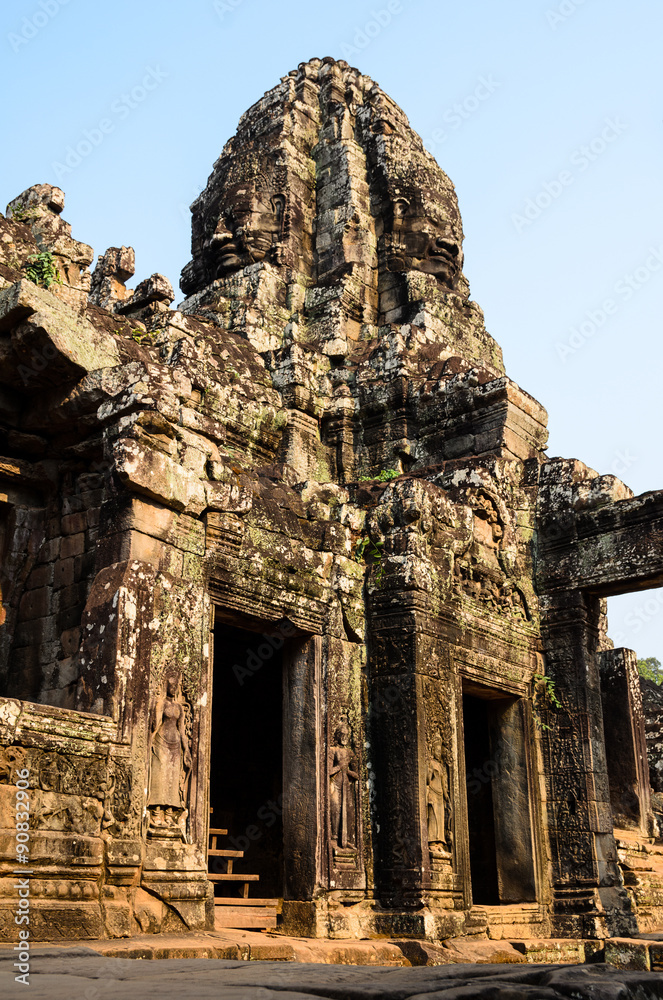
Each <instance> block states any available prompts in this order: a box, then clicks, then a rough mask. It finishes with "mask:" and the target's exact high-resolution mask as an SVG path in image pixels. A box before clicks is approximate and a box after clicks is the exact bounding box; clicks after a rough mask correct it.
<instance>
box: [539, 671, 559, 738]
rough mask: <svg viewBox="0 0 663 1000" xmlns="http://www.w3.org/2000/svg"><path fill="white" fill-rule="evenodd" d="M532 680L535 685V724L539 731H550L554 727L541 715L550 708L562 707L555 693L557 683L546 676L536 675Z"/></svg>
mask: <svg viewBox="0 0 663 1000" xmlns="http://www.w3.org/2000/svg"><path fill="white" fill-rule="evenodd" d="M532 679H533V680H534V683H535V687H534V698H533V700H532V711H533V715H534V723H535V725H536V727H537V729H542V730H544V731H545V730H550V729H552V726H549V725H548V724H547V723H545V722H544V721H543V719H542V718H541V713H542V712H543V711H545V710H546V709H549V708H561V707H562V703H561V701H560V700H559V698H558V697H557V693H556V691H555V682H554V680H553V679H552V677H548V676H547V675H546V674H534V676H533V678H532Z"/></svg>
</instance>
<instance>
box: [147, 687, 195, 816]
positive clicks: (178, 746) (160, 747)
mask: <svg viewBox="0 0 663 1000" xmlns="http://www.w3.org/2000/svg"><path fill="white" fill-rule="evenodd" d="M184 720H185V714H184V703H183V698H182V696H181V695H180V694H178V678H177V677H176V676H171V677H169V678H168V679H167V681H166V693H165V696H163V697H161V698H159V700H158V701H157V704H156V708H155V712H154V718H153V721H152V738H151V745H150V780H149V788H148V796H147V804H148V806H150V807H154V811H153V814H152V817H151V825H152V827H157V828H164V827H170V828H171V829H172V828H175V827H177V820H178V817H177V816H176V815H175V813H174V810H180V809H182V808H184V804H185V798H186V787H187V784H188V776H189V772H190V770H191V751H190V748H189V741H188V739H187V735H186V729H185V726H184Z"/></svg>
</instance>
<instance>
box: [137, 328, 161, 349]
mask: <svg viewBox="0 0 663 1000" xmlns="http://www.w3.org/2000/svg"><path fill="white" fill-rule="evenodd" d="M158 333H159V330H141V328H140V327H139V326H137V327H135V328H134V329H133V330H132V331H131V339H132V340H133V341H134V342H135V343H136V344H138V345H139V346H140V347H145V346H151V345H152V344H153V343H154V338H155V337H156V335H157V334H158Z"/></svg>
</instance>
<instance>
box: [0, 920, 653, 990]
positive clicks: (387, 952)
mask: <svg viewBox="0 0 663 1000" xmlns="http://www.w3.org/2000/svg"><path fill="white" fill-rule="evenodd" d="M657 937H658V936H657ZM581 949H582V943H581V942H568V941H565V942H562V941H548V942H543V941H538V942H517V943H515V946H514V944H510V943H509V942H506V941H486V940H475V941H471V940H468V939H463V940H460V939H459V940H456V941H449V942H446V943H445V945H431V944H426V943H425V942H417V941H317V940H316V941H313V940H308V939H306V940H305V939H296V938H284V937H282V936H279V935H273V934H265V933H262V934H260V933H255V932H250V931H246V932H245V931H233V930H230V929H228V930H225V931H223V932H219V931H217V932H213V933H207V934H199V935H195V936H193V935H188V936H186V937H181V936H180V937H176V936H166V935H158V936H156V935H149V936H148V935H146V936H142V937H136V938H130V939H126V940H115V941H94V942H88V943H87V944H86V945H85V946H81V945H80V944H73V943H72V944H66V943H62V944H61V945H58V946H55V945H54V946H49V945H41V944H40V945H38V946H35V948H34V949H32V954H31V960H30V974H29V992H27V993H25V992H23V990H24V986H23V984H21V983H16V982H15V981H14V975H15V974H16V971H17V970H15V969H14V968H13V962H14V961H15V956H14V955H13V954H12V951H11V950H10V949H8V948H5V949H3V950H2V951H0V996H1V997H3V1000H4V998H8V1000H9V998H14V997H24V996H27V997H30V998H32V1000H42V998H43V1000H65V998H66V1000H74V998H81V1000H115V998H117V1000H125V998H126V1000H143V998H144V1000H152V998H155V1000H156V998H158V1000H166V998H169V997H177V998H187V997H191V998H200V1000H206V998H208V997H210V998H212V997H214V998H220V1000H258V998H261V1000H268V998H269V997H272V996H273V997H274V998H275V1000H276V998H278V1000H305V998H313V997H317V998H330V1000H369V998H370V1000H378V998H385V1000H414V998H417V1000H424V998H426V1000H435V998H438V997H439V998H441V1000H571V998H574V1000H659V998H660V1000H663V963H662V964H661V965H659V958H660V957H661V955H662V954H663V942H658V941H655V940H651V939H649V940H643V941H630V940H629V941H626V940H623V941H620V940H618V939H614V940H612V941H609V942H607V943H606V950H605V957H606V958H607V959H608V963H609V964H604V963H600V962H599V963H597V962H596V961H594V962H591V963H590V964H574V963H578V961H579V956H580V951H581ZM594 957H595V959H596V958H599V957H603V956H602V955H601V954H598V955H595V956H594ZM542 958H543V959H544V962H545V960H546V959H547V961H548V962H551V961H552V962H553V963H554V964H543V963H542V962H541V959H542ZM555 958H556V959H557V961H556V962H555ZM560 958H561V959H562V963H563V964H562V963H560ZM141 959H151V960H150V961H143V960H141ZM613 963H614V964H613ZM652 964H653V967H654V970H655V971H647V969H648V968H650V969H651V967H652ZM413 966H420V967H419V968H415V967H413Z"/></svg>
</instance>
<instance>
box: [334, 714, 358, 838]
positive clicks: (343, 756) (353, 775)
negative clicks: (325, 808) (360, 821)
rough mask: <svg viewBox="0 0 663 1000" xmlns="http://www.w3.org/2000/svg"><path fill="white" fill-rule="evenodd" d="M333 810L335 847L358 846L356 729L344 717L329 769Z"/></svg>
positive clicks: (335, 740)
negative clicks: (353, 732) (353, 740)
mask: <svg viewBox="0 0 663 1000" xmlns="http://www.w3.org/2000/svg"><path fill="white" fill-rule="evenodd" d="M329 778H330V784H329V814H330V824H331V840H332V844H333V846H334V848H335V849H356V846H357V845H356V832H355V831H356V815H357V781H358V780H359V772H358V765H357V757H356V754H355V750H354V747H353V746H352V731H351V729H350V726H349V723H348V722H347V720H345V719H343V720H342V721H341V723H340V725H339V726H338V727H337V729H336V732H335V733H334V747H333V751H332V764H331V768H330V771H329Z"/></svg>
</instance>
